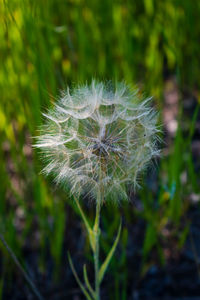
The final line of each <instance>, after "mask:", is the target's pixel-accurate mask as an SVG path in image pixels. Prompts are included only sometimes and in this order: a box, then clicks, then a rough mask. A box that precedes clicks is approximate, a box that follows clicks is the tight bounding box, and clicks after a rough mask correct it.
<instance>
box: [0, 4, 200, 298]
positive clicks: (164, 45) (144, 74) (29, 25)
mask: <svg viewBox="0 0 200 300" xmlns="http://www.w3.org/2000/svg"><path fill="white" fill-rule="evenodd" d="M199 16H200V1H198V0H196V1H195V0H193V1H188V0H165V1H159V0H137V1H136V0H135V1H132V0H116V1H113V0H101V1H97V0H71V1H70V0H67V1H64V0H59V1H55V0H48V1H45V0H40V1H39V0H38V1H37V0H36V1H30V0H20V1H19V0H0V65H1V67H0V95H1V96H0V142H1V147H0V228H1V232H2V233H3V234H4V237H5V239H6V241H7V243H8V244H9V245H10V246H11V248H12V249H14V252H15V254H16V255H17V256H18V258H19V259H20V261H21V262H22V263H23V264H24V265H25V267H26V266H27V262H26V251H29V252H32V251H33V252H36V253H37V261H38V265H39V270H40V272H41V273H42V274H43V273H45V272H46V270H47V259H46V257H47V256H46V255H47V253H48V255H49V256H50V257H51V258H52V260H53V262H54V265H53V268H52V269H53V270H52V273H53V274H54V276H55V277H56V276H57V277H59V272H60V268H61V265H62V264H66V268H68V265H67V259H66V251H67V250H69V248H70V246H69V244H70V243H72V244H73V243H75V242H73V241H71V240H72V239H73V238H74V237H73V234H72V236H71V235H70V233H69V232H70V231H71V232H73V230H74V229H73V228H72V227H73V226H75V223H76V222H80V219H79V216H78V214H77V211H76V208H75V207H74V205H73V202H72V201H71V200H70V199H69V196H68V195H67V196H66V195H65V194H64V193H63V192H62V191H60V190H59V189H56V187H55V186H54V185H53V186H52V183H51V180H47V179H44V178H43V176H42V175H40V174H39V172H40V170H41V162H40V161H39V160H38V155H37V153H36V152H35V151H33V150H32V147H31V144H32V143H33V140H32V138H31V137H32V136H35V135H37V134H38V132H37V129H38V126H39V125H40V124H41V122H42V114H41V112H42V111H44V110H45V109H46V108H47V107H49V106H51V105H52V103H53V102H54V100H55V99H56V97H57V96H58V95H59V91H60V90H61V89H63V88H65V87H66V86H67V85H69V86H71V85H72V84H76V83H80V82H86V81H88V82H89V81H90V80H91V79H92V78H98V79H103V80H107V79H112V80H125V81H126V82H128V83H129V84H131V85H133V86H135V85H137V86H139V87H140V89H141V91H143V92H145V94H147V95H152V96H154V104H155V106H156V107H157V108H158V109H159V110H160V111H161V114H160V115H161V118H160V119H161V123H162V124H164V134H163V138H164V144H163V145H164V146H163V154H162V157H161V160H160V161H159V162H158V166H157V167H156V171H154V173H155V174H154V177H153V178H152V176H151V179H149V177H148V174H147V176H146V178H145V179H144V180H143V188H142V189H141V190H140V191H138V193H137V195H136V196H134V197H133V198H134V199H136V200H133V202H132V204H125V205H123V206H121V207H120V208H118V207H114V208H113V207H110V206H109V205H108V206H106V207H105V210H104V213H103V216H102V226H103V232H104V237H105V240H104V241H102V249H104V251H105V252H106V251H107V249H108V248H109V245H110V243H111V241H112V239H113V234H115V232H116V228H117V225H118V222H119V218H120V215H123V217H124V220H125V221H124V222H125V224H124V229H123V232H122V237H121V246H120V247H121V248H120V262H119V261H118V262H115V261H113V262H112V265H111V269H110V273H111V276H112V278H113V280H114V282H115V295H116V297H115V299H126V294H127V285H128V283H127V280H126V275H125V274H128V265H127V258H126V249H127V245H128V239H131V238H132V233H130V230H128V229H127V228H132V227H133V226H135V223H137V220H143V222H144V224H145V225H144V234H143V236H142V237H141V243H140V248H141V249H140V255H141V257H142V265H141V268H140V274H141V275H140V276H142V275H144V274H145V272H146V271H147V270H148V268H149V266H150V265H151V263H152V258H151V251H155V252H156V253H157V256H158V258H159V259H158V260H159V262H161V264H165V263H166V259H167V254H166V247H168V246H169V245H171V244H170V242H171V241H172V240H173V241H174V240H176V250H175V251H179V250H180V249H181V248H182V246H183V245H184V243H185V240H186V237H187V234H188V231H189V225H190V222H189V221H187V217H186V216H187V212H188V211H189V210H190V207H191V205H193V204H191V201H190V200H189V199H191V198H192V199H194V200H195V199H196V202H198V200H199V195H200V188H199V180H198V178H199V174H200V172H199V171H200V170H199V168H198V166H199V155H196V156H194V155H193V152H192V141H194V139H195V141H196V144H195V145H198V138H199V136H198V133H196V132H197V130H196V126H197V125H196V124H197V120H198V101H199V88H200V81H199V78H200V55H199V42H200V21H199ZM186 100H187V101H186ZM195 136H196V138H195ZM191 195H192V196H191ZM137 199H138V200H139V201H138V203H140V204H138V205H139V208H138V207H137V206H138V205H136V204H135V203H136V202H137ZM135 201H136V202H135ZM85 209H86V210H87V213H88V215H90V216H91V217H92V216H93V207H92V206H89V207H87V206H86V207H85ZM113 214H114V217H113ZM72 219H73V220H72ZM183 220H184V222H183ZM79 224H80V223H79ZM169 224H170V230H169V229H166V228H167V226H168V225H169ZM166 230H168V231H167V232H168V235H166ZM82 232H84V231H82ZM128 232H129V238H128ZM65 237H67V241H66V240H65ZM70 238H71V240H70ZM167 243H168V244H167ZM166 244H167V245H168V246H166ZM0 247H1V252H2V257H3V258H2V259H1V268H0V271H1V279H0V294H2V287H3V286H4V282H5V281H6V280H7V278H9V280H10V282H11V283H12V280H13V278H15V277H14V275H13V274H15V273H13V272H15V271H14V270H15V267H12V266H11V262H10V258H9V256H8V255H7V253H6V251H5V249H4V248H3V246H2V245H0ZM63 249H64V250H63ZM84 249H85V253H87V249H88V247H87V245H86V246H84ZM129 251H131V249H129ZM89 259H90V257H89ZM120 268H121V270H123V274H124V277H123V280H122V278H120V275H119V270H120ZM127 276H128V275H127ZM138 276H139V275H138ZM120 280H122V282H123V283H122V284H121V285H120V284H119V282H121V281H120ZM7 282H9V281H7ZM7 284H8V283H7ZM122 286H123V288H122V292H120V288H121V287H122Z"/></svg>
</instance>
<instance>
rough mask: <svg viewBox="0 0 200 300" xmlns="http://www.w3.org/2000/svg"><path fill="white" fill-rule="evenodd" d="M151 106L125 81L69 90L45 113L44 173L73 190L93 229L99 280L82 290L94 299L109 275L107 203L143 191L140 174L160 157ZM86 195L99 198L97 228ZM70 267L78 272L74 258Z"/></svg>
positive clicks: (42, 138) (42, 140) (40, 142)
mask: <svg viewBox="0 0 200 300" xmlns="http://www.w3.org/2000/svg"><path fill="white" fill-rule="evenodd" d="M150 103H151V98H146V99H145V98H144V97H143V96H142V95H140V94H139V91H138V90H133V89H131V88H130V87H128V86H127V85H126V84H125V83H117V84H116V85H112V84H111V83H107V84H104V83H102V82H97V81H95V80H93V81H92V82H91V84H90V85H81V86H78V87H77V88H74V89H73V90H72V91H71V92H70V90H69V89H67V90H66V91H64V92H63V93H62V95H61V97H60V98H59V99H58V101H57V103H56V105H55V106H54V108H53V109H51V110H49V111H48V112H47V113H45V114H43V115H44V117H45V118H46V122H45V124H44V125H43V126H42V127H41V134H40V136H39V137H38V138H37V142H36V144H35V147H37V148H39V149H40V150H41V155H42V157H43V159H44V161H45V163H46V165H45V167H44V169H43V173H44V174H46V175H49V174H52V175H53V176H54V178H55V181H56V183H58V184H60V183H61V184H63V185H64V186H69V187H70V191H71V193H72V194H73V195H74V196H75V199H76V203H77V205H78V207H79V209H80V213H81V216H82V217H83V219H84V222H85V224H86V227H87V229H88V234H89V237H90V243H91V247H92V250H93V253H94V261H95V281H96V282H95V290H93V289H92V287H91V285H90V284H89V283H88V280H87V278H85V281H86V286H87V288H88V291H89V294H88V291H86V289H85V288H84V286H83V285H82V284H81V288H82V290H83V292H84V294H85V296H86V297H87V298H88V297H92V298H90V299H96V300H98V299H100V295H99V286H100V282H101V280H102V278H103V275H104V272H105V270H104V267H103V266H105V264H103V265H102V268H103V269H102V268H101V269H99V257H98V256H99V219H100V208H101V205H102V203H103V201H106V200H107V199H111V198H112V200H113V201H117V200H121V199H127V198H128V196H127V186H128V185H130V184H133V186H134V187H135V188H136V187H138V186H139V175H140V174H141V172H142V171H144V170H145V169H146V167H147V166H148V165H149V163H150V162H151V160H152V158H153V157H155V156H158V155H159V150H158V146H157V144H158V140H159V138H158V132H159V129H158V127H157V113H156V112H155V110H154V109H153V108H151V106H150ZM80 195H83V196H84V197H87V198H89V197H91V198H93V199H95V200H96V219H95V224H94V227H93V228H90V226H89V225H88V222H87V220H86V218H85V216H84V214H83V211H82V209H81V207H80V204H79V203H78V201H77V198H79V196H80ZM120 228H121V227H120ZM119 233H120V231H119V232H118V236H117V240H116V241H118V239H119ZM114 245H115V247H116V244H114ZM111 250H112V249H111ZM113 252H114V251H113ZM113 252H112V253H113ZM108 256H109V255H108ZM111 256H112V255H110V259H111ZM108 263H109V261H107V265H108ZM70 264H71V267H72V270H73V272H75V270H74V267H73V265H72V262H71V259H70ZM107 265H106V267H107ZM84 274H85V273H84ZM75 276H76V278H77V274H76V273H75ZM100 278H101V280H100ZM78 281H79V280H78ZM79 284H80V281H79ZM88 299H89V298H88Z"/></svg>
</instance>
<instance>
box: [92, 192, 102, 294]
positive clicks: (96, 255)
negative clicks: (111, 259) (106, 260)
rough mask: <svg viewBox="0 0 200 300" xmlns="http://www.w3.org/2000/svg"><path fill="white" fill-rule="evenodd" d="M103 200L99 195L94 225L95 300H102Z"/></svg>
mask: <svg viewBox="0 0 200 300" xmlns="http://www.w3.org/2000/svg"><path fill="white" fill-rule="evenodd" d="M101 199H102V196H101V195H99V197H98V199H97V204H96V217H95V223H94V234H95V249H94V267H95V296H96V297H95V300H100V283H99V235H100V230H99V223H100V211H101Z"/></svg>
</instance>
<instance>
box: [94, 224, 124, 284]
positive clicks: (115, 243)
mask: <svg viewBox="0 0 200 300" xmlns="http://www.w3.org/2000/svg"><path fill="white" fill-rule="evenodd" d="M121 227H122V222H120V225H119V229H118V233H117V236H116V239H115V241H114V244H113V246H112V248H111V249H110V252H109V253H108V255H107V257H106V259H105V261H104V262H103V264H102V265H101V268H100V270H99V274H98V277H99V284H100V283H101V281H102V280H103V277H104V274H105V272H106V270H107V268H108V265H109V263H110V261H111V259H112V257H113V254H114V252H115V249H116V247H117V244H118V242H119V237H120V233H121Z"/></svg>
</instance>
